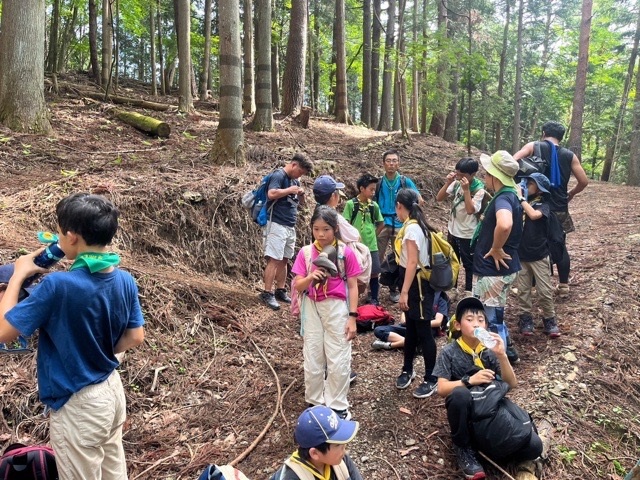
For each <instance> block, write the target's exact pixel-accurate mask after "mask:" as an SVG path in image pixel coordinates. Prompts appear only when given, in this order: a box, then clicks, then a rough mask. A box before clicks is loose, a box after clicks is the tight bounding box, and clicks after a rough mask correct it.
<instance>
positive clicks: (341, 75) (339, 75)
mask: <svg viewBox="0 0 640 480" xmlns="http://www.w3.org/2000/svg"><path fill="white" fill-rule="evenodd" d="M344 1H345V0H336V16H335V22H336V24H335V33H336V39H335V40H336V46H335V52H336V111H335V115H336V122H338V123H351V119H350V118H349V104H348V102H347V53H346V46H345V32H344V28H345V9H344Z"/></svg>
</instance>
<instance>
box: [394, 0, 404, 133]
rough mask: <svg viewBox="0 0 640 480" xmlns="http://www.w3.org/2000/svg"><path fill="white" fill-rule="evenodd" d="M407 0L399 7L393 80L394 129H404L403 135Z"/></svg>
mask: <svg viewBox="0 0 640 480" xmlns="http://www.w3.org/2000/svg"><path fill="white" fill-rule="evenodd" d="M405 6H406V0H400V2H399V8H398V42H397V43H396V52H395V57H396V61H395V66H394V70H395V71H394V74H393V76H394V82H393V130H402V135H403V136H406V135H407V129H406V125H407V123H406V119H405V110H406V108H405V105H406V104H407V99H406V97H405V95H404V93H403V92H404V90H405V89H404V88H403V85H404V75H403V73H404V71H405V68H406V65H405V62H406V60H405V55H404V53H405V48H404V8H405Z"/></svg>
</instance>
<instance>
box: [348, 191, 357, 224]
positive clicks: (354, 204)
mask: <svg viewBox="0 0 640 480" xmlns="http://www.w3.org/2000/svg"><path fill="white" fill-rule="evenodd" d="M351 201H352V202H353V211H352V212H351V219H350V220H349V223H350V224H351V225H353V222H354V221H355V219H356V217H357V216H358V211H359V210H360V200H358V197H353V198H352V199H351Z"/></svg>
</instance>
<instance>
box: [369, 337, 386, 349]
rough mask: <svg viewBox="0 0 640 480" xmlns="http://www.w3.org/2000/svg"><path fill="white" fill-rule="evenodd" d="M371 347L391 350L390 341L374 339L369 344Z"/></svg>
mask: <svg viewBox="0 0 640 480" xmlns="http://www.w3.org/2000/svg"><path fill="white" fill-rule="evenodd" d="M371 348H373V349H374V350H391V342H383V341H382V340H379V339H375V340H374V341H373V343H372V344H371Z"/></svg>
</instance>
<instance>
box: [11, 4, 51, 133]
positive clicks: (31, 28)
mask: <svg viewBox="0 0 640 480" xmlns="http://www.w3.org/2000/svg"><path fill="white" fill-rule="evenodd" d="M44 37H45V1H44V0H4V2H2V29H1V30H0V65H1V66H2V68H0V123H2V124H3V125H5V126H7V127H9V128H10V129H12V130H15V131H20V132H32V133H48V132H49V131H50V130H51V124H50V123H49V114H48V112H47V106H46V104H45V101H44V48H43V44H44Z"/></svg>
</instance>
